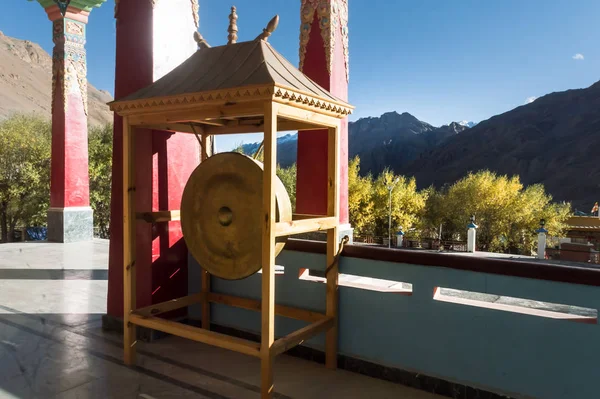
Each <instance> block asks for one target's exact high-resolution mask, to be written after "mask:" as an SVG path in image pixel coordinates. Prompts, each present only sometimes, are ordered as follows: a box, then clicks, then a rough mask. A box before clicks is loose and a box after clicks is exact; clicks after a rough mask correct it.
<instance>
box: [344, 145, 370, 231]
mask: <svg viewBox="0 0 600 399" xmlns="http://www.w3.org/2000/svg"><path fill="white" fill-rule="evenodd" d="M359 172H360V158H359V157H358V156H355V157H354V158H352V159H351V160H350V161H349V162H348V213H349V218H350V225H351V226H352V227H353V228H354V234H355V235H357V236H360V235H367V234H373V230H374V224H373V221H374V208H373V195H372V191H373V178H372V177H371V175H368V176H366V177H363V176H360V174H359Z"/></svg>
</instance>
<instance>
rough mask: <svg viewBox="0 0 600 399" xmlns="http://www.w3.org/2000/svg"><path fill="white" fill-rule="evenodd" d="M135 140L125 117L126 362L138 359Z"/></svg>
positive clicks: (124, 251)
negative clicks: (133, 315) (132, 318)
mask: <svg viewBox="0 0 600 399" xmlns="http://www.w3.org/2000/svg"><path fill="white" fill-rule="evenodd" d="M135 221H136V219H135V140H134V130H133V129H132V127H131V126H130V125H129V119H128V118H127V117H124V118H123V233H124V234H123V273H124V274H123V305H124V306H123V345H124V350H125V351H124V353H125V355H124V362H125V364H126V365H128V366H131V365H133V364H134V363H135V353H136V349H135V344H136V327H135V325H134V324H132V323H131V322H130V321H129V316H130V314H131V312H132V311H133V310H135V307H136V292H135V283H136V281H135V223H136V222H135Z"/></svg>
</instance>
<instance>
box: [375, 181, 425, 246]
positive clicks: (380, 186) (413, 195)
mask: <svg viewBox="0 0 600 399" xmlns="http://www.w3.org/2000/svg"><path fill="white" fill-rule="evenodd" d="M392 185H393V190H392V194H391V203H392V212H391V215H392V234H394V232H395V231H397V230H398V229H399V228H400V227H402V228H403V229H404V231H408V230H409V229H411V228H413V227H415V226H418V225H419V221H420V218H421V215H422V213H423V210H424V209H425V203H426V201H427V194H428V193H427V191H418V190H417V183H416V180H415V179H414V177H413V178H406V177H404V176H396V175H394V173H393V172H391V171H390V170H389V169H385V170H384V171H383V172H382V173H381V174H380V175H379V176H378V177H377V179H376V180H375V182H374V183H373V204H374V219H375V225H374V230H375V234H376V235H382V236H387V235H388V223H389V220H388V219H389V214H390V190H389V187H391V186H392Z"/></svg>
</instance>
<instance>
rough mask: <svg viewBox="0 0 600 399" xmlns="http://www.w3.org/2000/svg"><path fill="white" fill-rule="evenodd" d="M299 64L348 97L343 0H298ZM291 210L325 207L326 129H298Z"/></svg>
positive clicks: (344, 146) (344, 200) (344, 189)
mask: <svg viewBox="0 0 600 399" xmlns="http://www.w3.org/2000/svg"><path fill="white" fill-rule="evenodd" d="M301 21H302V24H301V27H300V32H301V34H300V70H301V71H302V72H304V73H305V74H306V75H307V76H308V77H310V78H311V79H312V80H314V81H315V82H317V83H318V84H319V85H321V86H322V87H323V88H325V89H327V90H329V91H330V92H331V93H332V94H333V95H334V96H337V97H338V98H340V99H341V100H344V101H347V100H348V76H349V75H348V0H302V5H301ZM340 146H341V148H340V160H341V167H340V181H341V183H340V184H341V186H340V223H341V224H342V226H341V229H340V230H341V231H340V233H341V234H349V235H350V237H352V232H351V228H350V225H349V224H348V119H347V118H345V119H344V120H343V121H342V125H341V135H340ZM297 167H298V172H297V173H298V175H297V189H296V192H297V198H296V212H297V213H304V214H317V215H324V214H325V213H326V211H327V131H326V130H323V131H319V132H314V131H311V132H305V133H303V132H300V133H299V134H298V161H297Z"/></svg>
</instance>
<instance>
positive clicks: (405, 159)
mask: <svg viewBox="0 0 600 399" xmlns="http://www.w3.org/2000/svg"><path fill="white" fill-rule="evenodd" d="M348 142H349V144H348V152H349V155H350V157H354V156H356V155H358V156H359V157H360V159H361V174H367V173H372V174H374V175H377V174H378V173H380V172H381V171H382V170H383V169H385V168H386V167H389V168H390V169H392V170H393V171H394V172H395V173H397V174H402V175H407V176H415V177H416V179H417V184H418V186H419V187H421V188H424V187H428V186H430V185H434V186H436V187H441V186H443V185H444V184H450V183H453V182H455V181H456V180H458V179H460V178H461V177H463V176H465V175H467V174H468V173H469V172H470V171H473V172H474V171H478V170H481V169H489V170H491V171H494V172H497V173H499V174H507V175H519V176H520V179H521V182H522V183H523V184H525V185H530V184H536V183H541V184H543V185H544V186H545V187H546V190H547V191H548V192H549V193H550V194H552V196H553V197H554V200H555V201H569V202H572V204H573V207H574V208H580V209H582V210H587V208H590V209H591V206H592V205H593V204H594V202H595V201H598V200H600V163H599V162H597V161H596V154H595V153H596V150H597V149H598V146H600V82H597V83H595V84H593V85H592V86H590V87H588V88H584V89H574V90H567V91H564V92H555V93H550V94H547V95H545V96H543V97H539V98H537V99H536V100H535V101H533V102H531V103H529V104H525V105H522V106H520V107H517V108H515V109H513V110H510V111H508V112H505V113H503V114H500V115H496V116H494V117H492V118H490V119H488V120H485V121H483V122H480V123H473V122H466V121H461V122H452V123H450V124H448V125H444V126H441V127H434V126H432V125H430V124H429V123H427V122H423V121H420V120H419V119H417V118H415V117H414V116H413V115H411V114H409V113H406V112H404V113H402V114H399V113H397V112H387V113H385V114H383V115H381V116H380V117H369V118H361V119H359V120H357V121H355V122H350V123H349V126H348ZM249 146H254V147H258V143H256V144H252V145H245V146H244V149H246V148H250V147H249ZM254 147H253V148H254ZM277 147H278V162H279V164H280V165H282V166H289V165H291V164H293V163H294V162H295V161H296V150H297V135H289V134H288V135H286V136H283V137H282V138H279V140H278V146H277Z"/></svg>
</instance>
